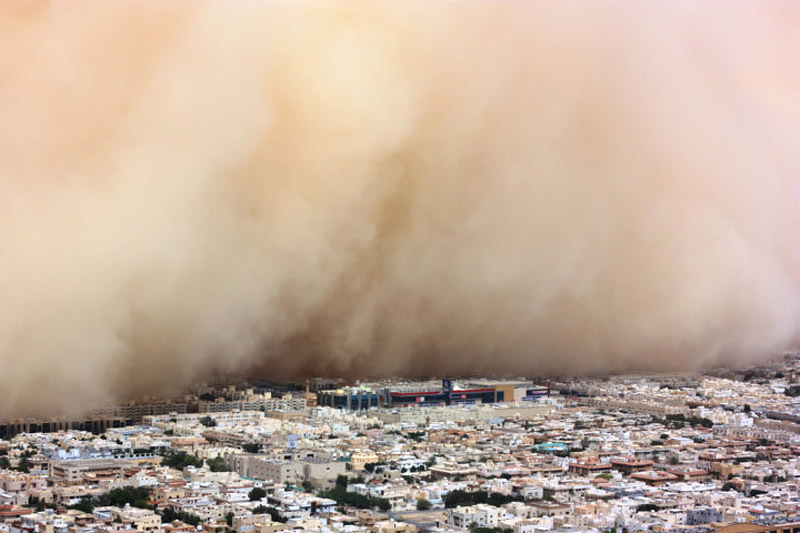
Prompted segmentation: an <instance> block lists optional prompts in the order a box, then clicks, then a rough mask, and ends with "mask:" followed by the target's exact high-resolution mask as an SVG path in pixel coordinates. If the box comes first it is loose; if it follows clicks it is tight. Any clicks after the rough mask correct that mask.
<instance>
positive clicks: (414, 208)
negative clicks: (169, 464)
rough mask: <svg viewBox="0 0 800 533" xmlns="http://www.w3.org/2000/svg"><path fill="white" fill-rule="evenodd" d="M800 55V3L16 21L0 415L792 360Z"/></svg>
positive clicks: (796, 311) (282, 6)
mask: <svg viewBox="0 0 800 533" xmlns="http://www.w3.org/2000/svg"><path fill="white" fill-rule="evenodd" d="M798 51H800V4H797V3H792V2H776V3H773V2H769V1H766V2H708V3H700V2H692V1H689V2H668V1H666V0H665V1H663V2H661V1H655V2H643V3H637V2H612V3H602V2H546V1H545V2H522V1H519V2H513V1H512V2H485V3H481V2H442V3H437V2H422V1H416V2H382V3H367V2H355V1H353V2H350V1H332V2H315V1H310V2H282V1H272V2H253V1H236V2H212V3H196V2H192V1H182V2H137V3H134V2H126V1H122V2H88V1H83V2H80V1H79V2H63V3H58V2H55V3H52V4H49V3H39V2H29V1H20V0H10V1H5V2H2V3H0V416H11V415H13V416H22V415H29V414H34V415H35V414H59V413H77V412H81V411H85V410H88V409H92V408H95V407H97V406H100V405H106V404H109V403H111V402H117V401H121V400H125V399H129V398H135V397H137V396H139V395H142V394H151V393H155V394H158V393H165V392H170V391H176V390H180V389H181V387H185V386H187V385H188V384H190V383H191V382H192V381H193V380H196V379H199V378H201V377H202V376H207V375H212V374H227V373H239V374H247V373H257V374H259V375H264V376H272V377H276V378H291V377H304V376H310V375H332V376H351V377H363V378H371V377H380V376H397V375H404V376H436V375H439V376H441V375H467V374H469V375H475V374H492V375H496V374H510V375H545V374H556V375H563V374H584V373H592V374H597V373H611V372H620V371H628V370H654V371H674V370H691V369H700V368H707V367H714V366H718V365H735V364H745V363H751V362H755V361H758V360H763V358H766V357H769V356H772V355H775V354H779V353H780V352H781V351H782V350H785V349H787V348H789V347H791V346H793V345H794V343H795V342H796V339H797V334H798V324H800V209H798V208H799V207H800V183H799V182H800V174H799V171H800V156H798V153H800V150H799V148H800V143H799V142H798V140H799V139H800V96H799V95H800V61H798V55H799V52H798Z"/></svg>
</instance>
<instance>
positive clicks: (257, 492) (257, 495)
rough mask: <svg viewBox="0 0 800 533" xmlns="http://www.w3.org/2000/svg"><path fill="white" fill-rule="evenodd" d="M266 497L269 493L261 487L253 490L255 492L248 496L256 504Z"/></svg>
mask: <svg viewBox="0 0 800 533" xmlns="http://www.w3.org/2000/svg"><path fill="white" fill-rule="evenodd" d="M266 496H267V491H265V490H264V489H262V488H261V487H255V488H253V490H251V491H250V493H249V494H248V497H249V498H250V501H251V502H256V501H258V500H261V499H263V498H266Z"/></svg>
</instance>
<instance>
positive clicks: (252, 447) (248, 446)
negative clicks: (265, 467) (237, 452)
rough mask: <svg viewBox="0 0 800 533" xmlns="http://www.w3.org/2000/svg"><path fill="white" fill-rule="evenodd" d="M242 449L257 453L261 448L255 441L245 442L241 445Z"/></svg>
mask: <svg viewBox="0 0 800 533" xmlns="http://www.w3.org/2000/svg"><path fill="white" fill-rule="evenodd" d="M242 450H244V451H245V452H247V453H258V452H259V451H260V450H261V446H260V445H259V444H258V443H257V442H245V443H244V444H243V445H242Z"/></svg>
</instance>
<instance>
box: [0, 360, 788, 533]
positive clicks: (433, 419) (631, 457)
mask: <svg viewBox="0 0 800 533" xmlns="http://www.w3.org/2000/svg"><path fill="white" fill-rule="evenodd" d="M799 369H800V357H798V356H797V355H795V354H787V355H785V356H783V358H781V359H778V360H776V361H774V362H771V363H769V364H766V365H764V366H761V367H757V368H751V369H747V370H739V371H717V372H714V373H707V374H669V375H663V374H652V375H623V376H614V377H608V378H603V379H580V380H571V381H565V380H561V381H556V380H552V381H547V380H536V379H513V380H512V379H443V380H439V381H429V382H411V381H400V380H395V381H381V382H376V383H363V382H362V383H346V382H344V381H339V380H324V379H314V380H308V381H306V382H298V383H282V384H277V383H264V382H256V381H226V382H222V381H220V382H218V383H206V384H202V385H198V386H196V387H195V388H194V389H193V390H191V391H190V392H189V393H187V394H185V395H184V396H182V397H180V398H173V399H171V400H168V401H165V400H157V399H153V398H151V399H148V400H144V401H139V402H132V403H128V404H125V405H120V406H117V407H113V408H109V409H104V410H101V411H97V412H95V413H93V414H92V415H91V416H88V417H86V419H85V420H68V419H52V420H44V419H42V420H33V419H26V420H6V421H2V425H0V431H2V435H3V440H0V522H1V523H0V531H2V532H3V533H32V532H37V533H88V532H98V533H100V532H124V531H140V532H163V533H179V532H184V531H185V532H188V531H195V530H202V531H208V532H219V533H230V532H236V533H249V532H255V533H272V532H277V531H288V530H297V529H300V530H306V531H323V532H351V533H356V532H395V531H404V532H414V531H418V530H425V531H467V530H468V531H471V532H473V533H489V532H513V533H533V532H545V531H559V532H565V533H566V532H571V531H595V532H609V531H616V532H621V531H666V530H682V531H687V532H697V533H701V532H711V531H726V532H736V531H753V532H756V531H765V532H766V531H782V532H786V531H792V532H796V531H800V516H798V515H800V460H799V459H798V457H799V456H800V425H798V422H799V421H800V409H798V406H799V405H800V399H798V400H797V401H795V400H794V396H795V395H796V394H797V392H798V389H800V384H798V383H797V381H798V379H797V378H800V375H798V370H799Z"/></svg>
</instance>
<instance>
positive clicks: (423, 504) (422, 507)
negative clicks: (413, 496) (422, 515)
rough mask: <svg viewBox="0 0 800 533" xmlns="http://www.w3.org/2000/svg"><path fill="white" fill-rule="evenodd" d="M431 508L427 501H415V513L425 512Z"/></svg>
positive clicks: (421, 499) (423, 499)
mask: <svg viewBox="0 0 800 533" xmlns="http://www.w3.org/2000/svg"><path fill="white" fill-rule="evenodd" d="M431 507H433V506H432V505H431V502H430V501H429V500H426V499H425V498H420V499H419V500H417V511H427V510H429V509H430V508H431Z"/></svg>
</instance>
